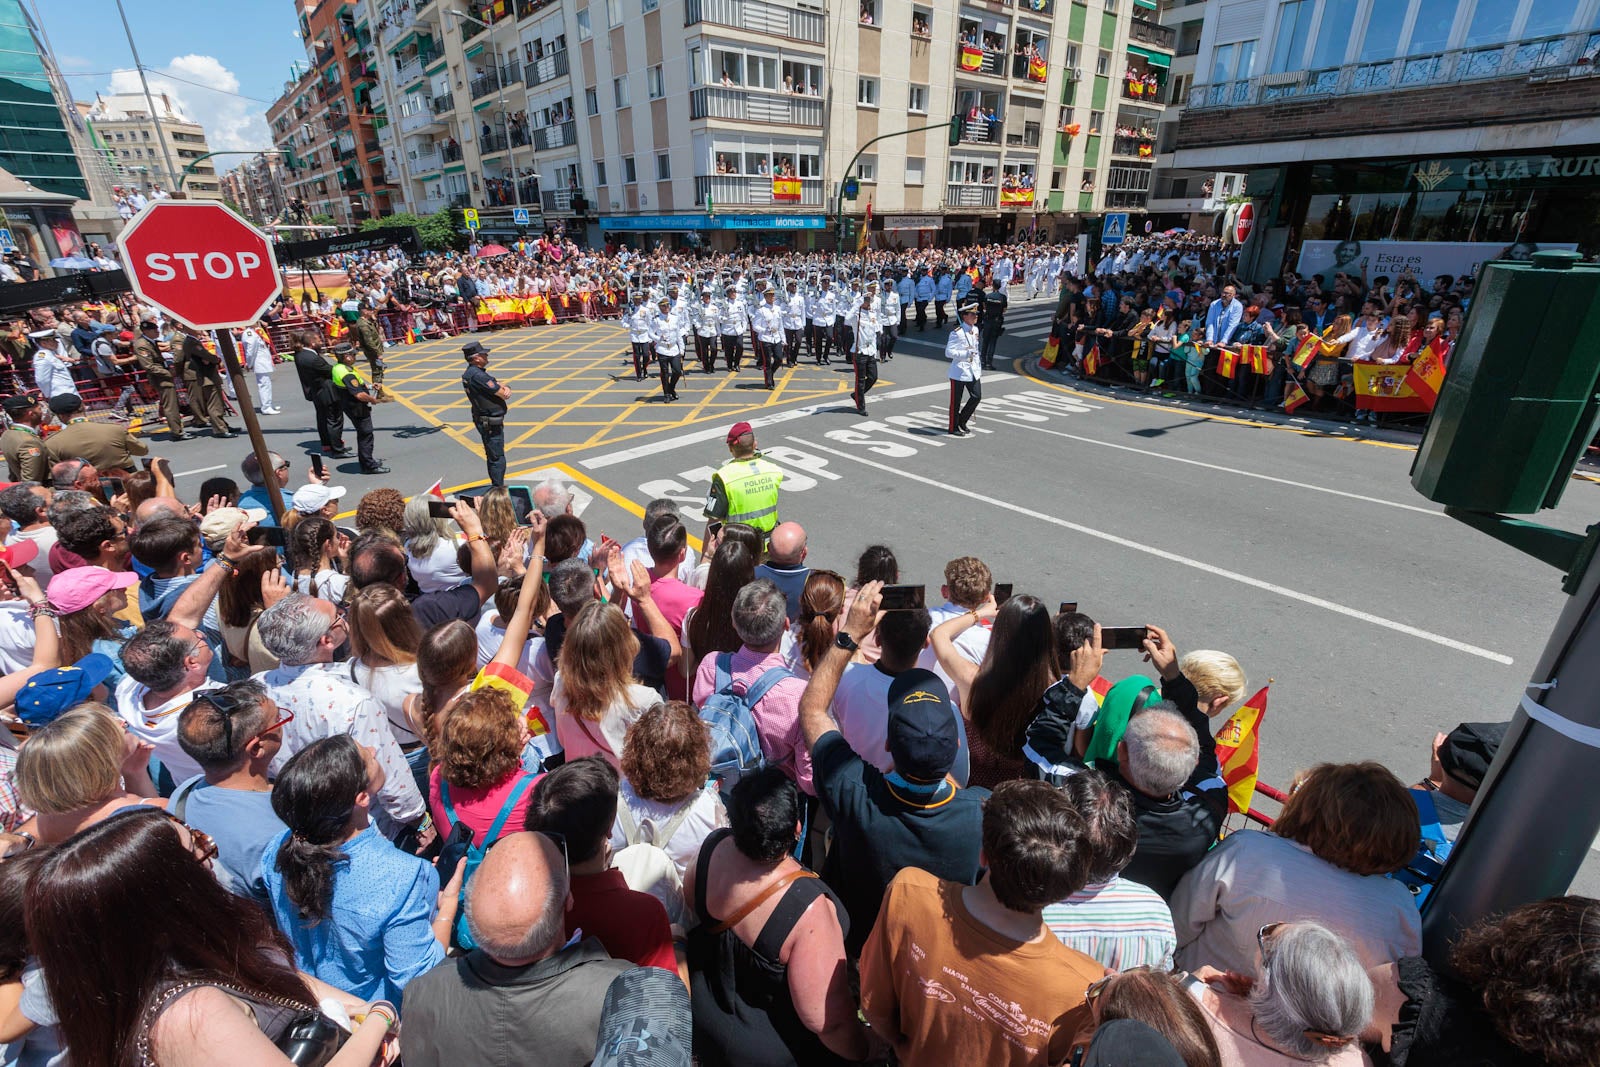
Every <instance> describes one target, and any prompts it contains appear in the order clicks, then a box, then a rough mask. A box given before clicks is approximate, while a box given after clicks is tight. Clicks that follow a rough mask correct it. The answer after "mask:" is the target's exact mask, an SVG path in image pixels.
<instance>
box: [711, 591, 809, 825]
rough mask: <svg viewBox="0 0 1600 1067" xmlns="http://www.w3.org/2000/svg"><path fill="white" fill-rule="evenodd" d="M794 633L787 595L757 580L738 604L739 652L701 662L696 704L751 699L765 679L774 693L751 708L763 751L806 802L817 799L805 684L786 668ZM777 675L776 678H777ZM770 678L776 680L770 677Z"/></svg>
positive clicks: (741, 594)
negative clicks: (804, 719)
mask: <svg viewBox="0 0 1600 1067" xmlns="http://www.w3.org/2000/svg"><path fill="white" fill-rule="evenodd" d="M788 628H789V615H788V608H787V605H786V603H785V601H784V598H783V590H781V589H779V588H778V587H777V585H776V584H775V583H774V582H773V581H772V580H771V579H769V578H757V579H756V580H755V581H753V582H751V583H750V584H748V585H746V586H745V587H744V588H743V589H741V590H739V595H738V596H736V597H734V598H733V629H734V632H735V633H737V634H738V635H739V641H740V642H741V644H740V648H739V651H737V652H714V653H712V654H711V655H709V656H707V657H706V658H705V659H703V660H701V661H700V668H699V670H697V671H696V672H695V677H694V692H693V696H694V703H695V706H696V707H699V706H700V705H703V704H704V703H705V702H706V701H707V700H708V699H710V697H711V695H712V694H713V693H726V692H728V691H730V690H732V691H734V692H737V693H747V692H749V691H750V690H751V689H753V688H754V687H755V686H756V685H757V684H758V683H760V682H761V681H762V679H766V680H767V681H768V682H770V683H771V687H770V688H767V690H766V692H765V693H763V694H762V695H761V699H760V700H758V701H756V703H755V706H754V707H753V708H751V715H752V716H753V717H754V719H755V722H756V730H757V732H758V733H760V735H761V751H762V752H763V753H764V754H765V755H766V757H767V762H769V763H772V764H775V765H777V766H779V767H781V768H783V771H784V773H785V774H787V775H788V776H789V777H790V778H793V779H794V781H795V784H796V785H798V786H799V787H800V789H801V791H802V792H804V793H805V794H806V795H807V796H816V795H817V791H816V786H815V785H813V784H812V781H811V752H810V750H809V749H808V748H807V747H806V743H805V738H804V737H803V736H802V735H801V733H800V698H801V696H803V695H804V694H805V691H806V683H805V682H804V681H803V680H801V679H799V678H797V677H795V676H794V674H793V673H792V672H791V671H790V670H789V668H788V667H787V666H786V665H785V661H784V656H783V651H782V646H783V634H784V631H785V630H787V629H788ZM774 672H776V673H774ZM769 675H770V676H771V677H769Z"/></svg>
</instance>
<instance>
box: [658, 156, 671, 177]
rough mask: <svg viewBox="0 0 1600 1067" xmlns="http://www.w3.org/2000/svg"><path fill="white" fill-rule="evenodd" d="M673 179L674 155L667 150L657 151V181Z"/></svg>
mask: <svg viewBox="0 0 1600 1067" xmlns="http://www.w3.org/2000/svg"><path fill="white" fill-rule="evenodd" d="M671 180H672V156H671V155H669V154H668V153H666V152H657V153H656V181H658V182H664V181H671Z"/></svg>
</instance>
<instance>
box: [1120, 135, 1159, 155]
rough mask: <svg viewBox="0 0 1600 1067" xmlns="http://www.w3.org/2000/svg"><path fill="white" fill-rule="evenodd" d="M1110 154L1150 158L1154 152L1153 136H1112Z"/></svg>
mask: <svg viewBox="0 0 1600 1067" xmlns="http://www.w3.org/2000/svg"><path fill="white" fill-rule="evenodd" d="M1111 154H1112V155H1114V156H1129V157H1131V158H1133V159H1150V158H1152V157H1154V156H1155V154H1156V146H1155V141H1154V139H1153V138H1148V137H1137V136H1135V137H1115V136H1114V137H1112V138H1111Z"/></svg>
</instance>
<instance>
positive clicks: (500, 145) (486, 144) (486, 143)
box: [478, 131, 511, 156]
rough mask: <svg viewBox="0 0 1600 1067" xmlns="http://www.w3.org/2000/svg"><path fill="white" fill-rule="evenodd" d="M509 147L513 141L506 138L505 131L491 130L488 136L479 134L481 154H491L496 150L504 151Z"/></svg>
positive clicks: (479, 151) (479, 150) (479, 152)
mask: <svg viewBox="0 0 1600 1067" xmlns="http://www.w3.org/2000/svg"><path fill="white" fill-rule="evenodd" d="M509 147H511V142H510V141H508V140H506V135H505V134H503V133H494V132H492V131H491V132H490V133H489V134H488V135H487V136H485V135H483V134H479V135H478V154H479V155H480V156H490V155H493V154H494V153H496V152H504V151H505V150H506V149H507V148H509Z"/></svg>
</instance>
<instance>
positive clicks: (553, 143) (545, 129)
mask: <svg viewBox="0 0 1600 1067" xmlns="http://www.w3.org/2000/svg"><path fill="white" fill-rule="evenodd" d="M577 143H578V123H577V121H576V120H574V119H568V120H567V121H566V122H557V123H554V124H552V125H549V126H542V127H540V128H539V129H537V130H534V131H533V147H535V148H565V147H566V146H568V145H574V144H577Z"/></svg>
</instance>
